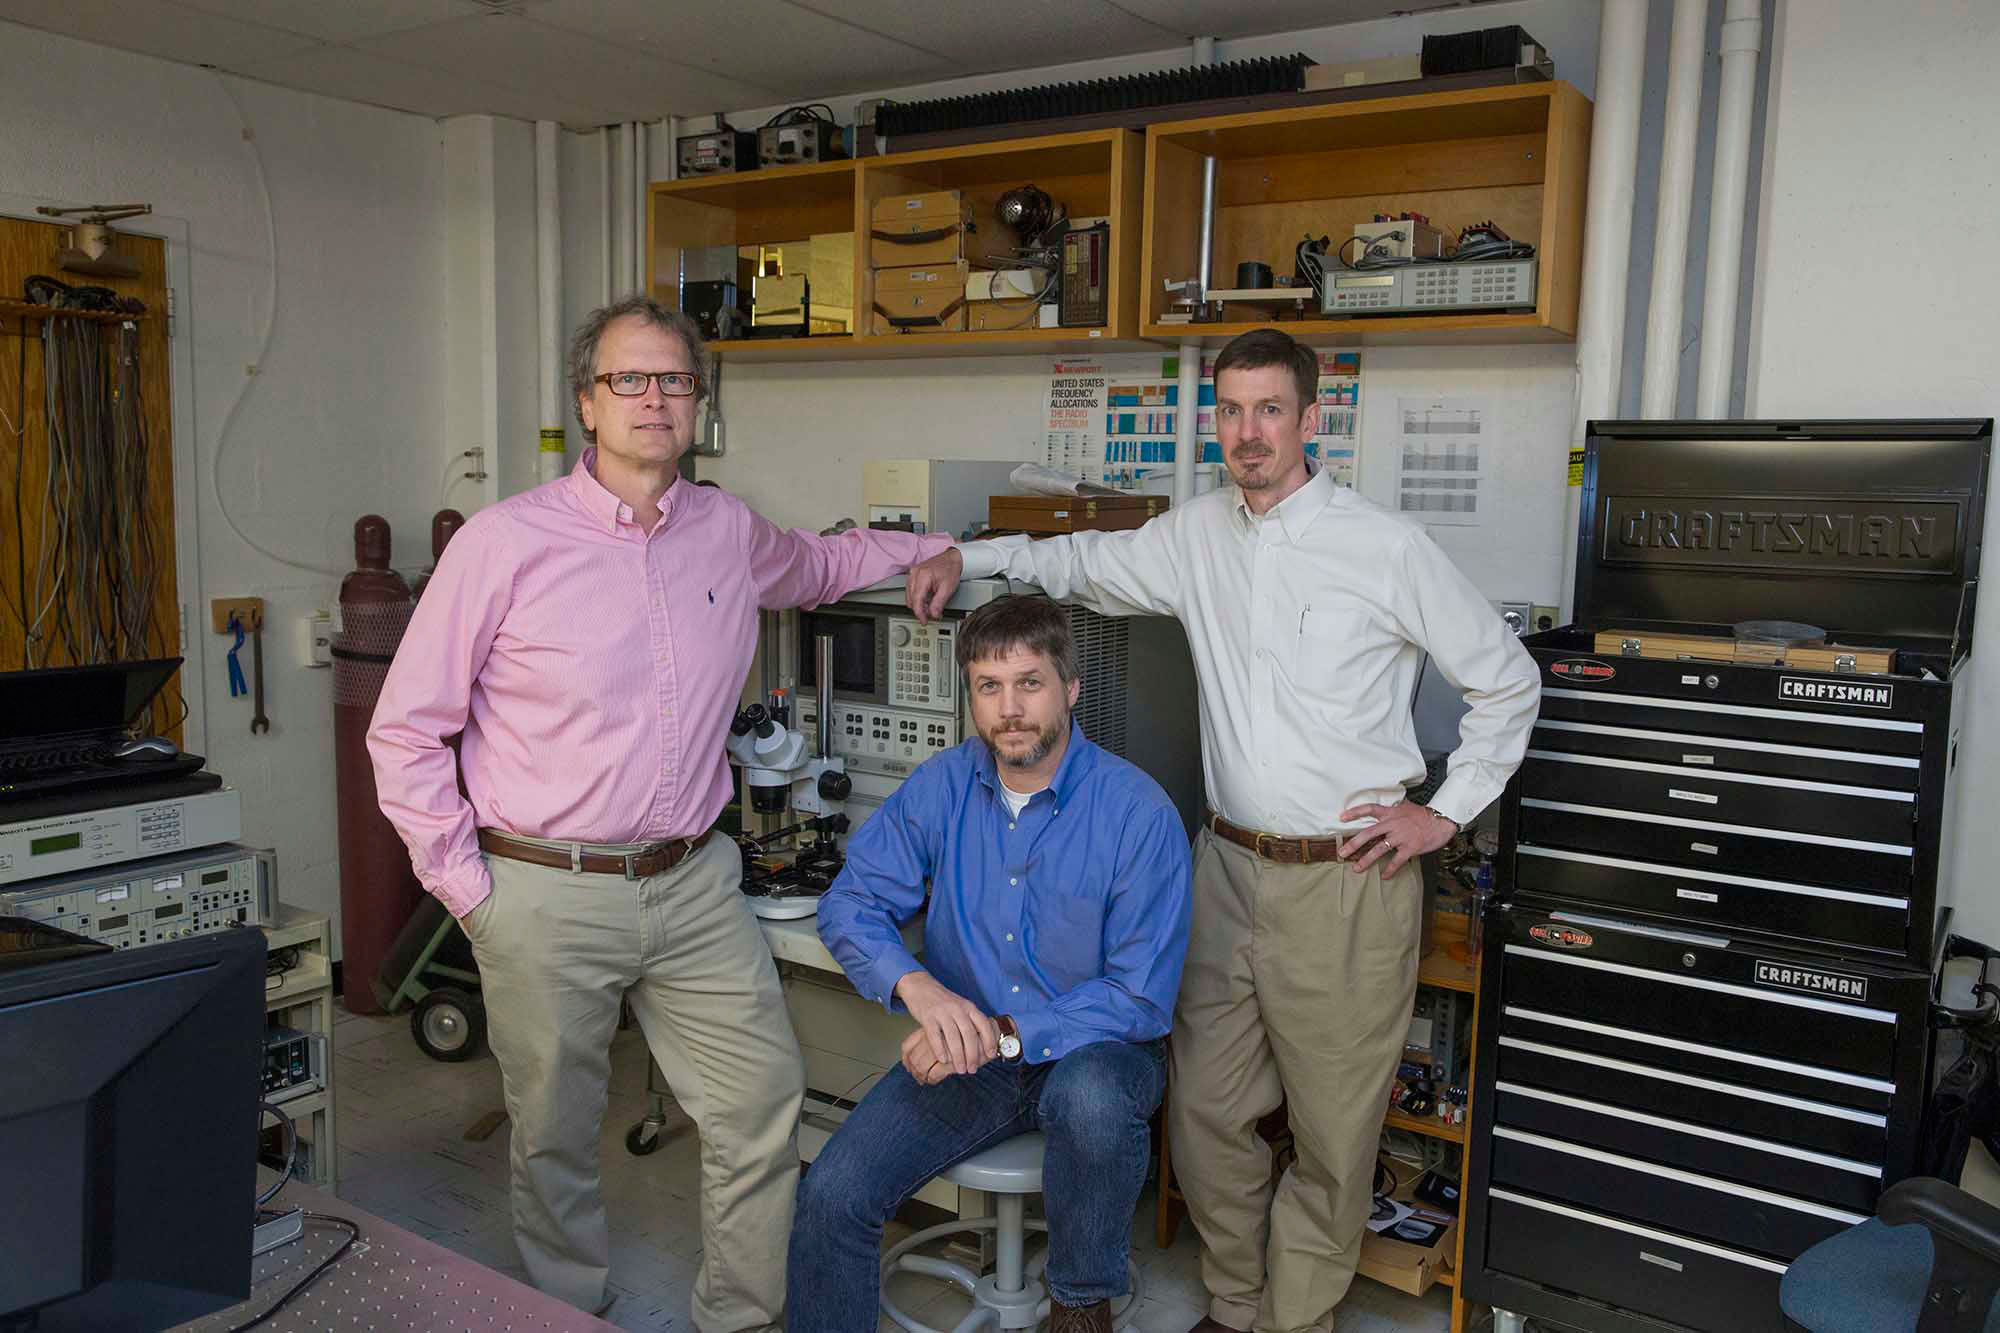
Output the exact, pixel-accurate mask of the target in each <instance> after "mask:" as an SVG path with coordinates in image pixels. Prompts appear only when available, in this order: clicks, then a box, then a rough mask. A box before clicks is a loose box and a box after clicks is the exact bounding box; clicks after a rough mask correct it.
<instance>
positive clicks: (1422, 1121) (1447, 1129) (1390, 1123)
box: [1382, 1111, 1465, 1143]
mask: <svg viewBox="0 0 2000 1333" xmlns="http://www.w3.org/2000/svg"><path fill="white" fill-rule="evenodd" d="M1382 1126H1383V1128H1385V1129H1407V1130H1408V1131H1410V1133H1412V1134H1424V1135H1427V1136H1429V1137H1431V1138H1434V1139H1444V1140H1445V1141H1446V1142H1448V1143H1464V1142H1465V1126H1464V1125H1450V1124H1446V1123H1445V1122H1444V1121H1442V1120H1439V1119H1437V1118H1436V1117H1435V1116H1424V1115H1404V1114H1403V1113H1402V1112H1401V1111H1391V1112H1389V1114H1387V1115H1386V1116H1384V1117H1382Z"/></svg>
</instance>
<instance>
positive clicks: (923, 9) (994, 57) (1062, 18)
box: [807, 0, 1180, 73]
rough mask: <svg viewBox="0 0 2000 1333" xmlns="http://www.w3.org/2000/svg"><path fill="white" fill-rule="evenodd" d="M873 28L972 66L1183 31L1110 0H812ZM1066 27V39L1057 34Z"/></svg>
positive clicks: (1099, 49) (1111, 50) (1164, 41)
mask: <svg viewBox="0 0 2000 1333" xmlns="http://www.w3.org/2000/svg"><path fill="white" fill-rule="evenodd" d="M807 2H808V3H810V4H811V6H812V7H813V8H815V9H823V10H824V11H825V12H827V13H835V12H837V13H838V14H839V15H840V16H841V17H842V18H843V19H846V20H847V21H848V22H850V23H853V24H856V25H858V26H860V27H864V28H868V29H870V30H872V31H874V32H880V33H894V34H896V35H898V36H899V37H902V38H904V39H905V40H908V41H912V42H919V43H922V44H924V45H925V46H928V47H930V48H931V49H933V50H936V51H939V52H942V53H943V54H945V55H948V56H950V57H951V58H952V59H954V60H956V61H957V62H959V64H960V65H961V66H962V67H963V68H964V70H965V71H966V72H970V73H979V72H984V71H988V70H1005V69H1024V68H1032V67H1035V66H1040V65H1048V64H1054V63H1056V62H1058V61H1071V60H1087V59H1091V58H1093V57H1099V56H1113V55H1129V54H1131V53H1132V52H1135V51H1157V50H1159V49H1161V48H1162V47H1168V46H1172V45H1174V44H1175V43H1176V42H1177V41H1179V40H1180V35H1179V34H1178V33H1177V32H1174V31H1173V30H1171V29H1168V28H1162V27H1160V26H1158V25H1157V24H1154V23H1151V22H1148V21H1147V20H1145V19H1143V18H1138V17H1136V16H1134V15H1132V14H1130V13H1128V12H1126V11H1125V10H1124V9H1122V8H1120V7H1119V6H1118V5H1115V4H1112V3H1109V0H1008V3H1006V4H972V3H966V2H965V0H960V2H959V3H956V4H951V5H942V4H937V3H934V2H933V0H807ZM1057 34H1060V39H1058V38H1057V36H1056V35H1057Z"/></svg>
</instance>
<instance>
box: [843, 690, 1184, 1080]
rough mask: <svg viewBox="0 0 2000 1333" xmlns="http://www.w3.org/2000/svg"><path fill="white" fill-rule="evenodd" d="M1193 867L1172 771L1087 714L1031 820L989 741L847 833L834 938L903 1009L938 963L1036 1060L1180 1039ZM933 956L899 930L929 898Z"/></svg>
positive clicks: (949, 982) (870, 988)
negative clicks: (1177, 1019) (1171, 788)
mask: <svg viewBox="0 0 2000 1333" xmlns="http://www.w3.org/2000/svg"><path fill="white" fill-rule="evenodd" d="M1189 873H1190V872H1189V865H1188V841H1187V834H1186V832H1185V831H1184V829H1183V828H1182V826H1181V819H1180V815H1179V814H1178V813H1177V812H1176V811H1175V810H1174V807H1173V804H1172V802H1170V801H1169V800H1168V799H1167V794H1166V793H1165V792H1163V791H1161V790H1160V786H1159V784H1158V783H1156V782H1154V781H1153V780H1152V779H1151V778H1149V777H1147V776H1146V775H1145V774H1144V773H1143V772H1141V771H1140V770H1139V769H1137V768H1135V767H1134V766H1133V765H1131V764H1129V763H1127V762H1126V761H1125V760H1123V759H1120V758H1118V757H1117V756H1116V755H1111V754H1107V753H1105V752H1104V751H1103V750H1102V749H1099V748H1098V747H1097V746H1095V745H1093V744H1091V743H1090V742H1089V741H1087V740H1085V739H1084V738H1083V732H1082V731H1080V730H1079V729H1078V728H1077V727H1076V725H1075V724H1074V723H1072V724H1071V726H1070V733H1069V748H1068V750H1067V752H1065V754H1064V755H1063V761H1062V764H1061V766H1060V767H1058V768H1057V770H1056V775H1055V780H1054V781H1053V782H1052V783H1050V784H1049V786H1048V787H1047V788H1046V789H1045V790H1043V791H1039V792H1037V793H1035V795H1034V797H1033V798H1032V799H1031V800H1030V801H1029V802H1028V804H1027V806H1026V808H1024V809H1023V810H1022V811H1021V814H1020V816H1019V818H1016V817H1015V816H1014V815H1013V813H1012V812H1011V811H1009V810H1008V808H1007V803H1006V800H1005V798H1004V797H1002V795H1001V793H1000V778H999V775H998V774H997V773H996V771H995V769H994V761H993V755H992V752H991V751H990V750H988V749H987V748H986V743H985V742H984V741H981V740H978V739H973V740H970V741H967V742H966V743H965V744H963V745H960V746H958V747H957V748H956V749H953V750H947V751H946V752H945V753H943V754H940V755H937V756H935V757H933V758H932V759H930V760H929V761H927V762H926V763H924V764H923V765H922V766H920V767H919V768H918V769H917V771H916V772H914V773H912V774H911V775H910V776H909V778H908V779H907V780H906V781H905V782H904V783H903V785H902V786H901V787H899V788H897V789H896V791H895V793H894V794H893V795H891V796H890V797H889V799H888V800H887V801H886V802H884V803H883V805H882V808H881V810H879V811H878V812H876V814H875V815H874V816H873V817H872V818H870V819H869V821H868V822H867V823H866V824H863V825H862V826H861V827H860V828H859V829H858V830H856V831H855V833H854V835H853V836H852V837H851V838H849V839H848V843H847V867H846V869H844V870H842V871H841V873H840V876H839V878H837V879H835V880H834V882H833V886H832V887H831V888H829V889H828V890H827V891H826V893H825V894H824V895H822V896H821V898H820V903H819V935H820V939H822V940H823V941H825V943H826V947H827V948H828V949H829V950H830V951H831V952H832V953H833V956H834V958H835V959H837V960H838V961H839V963H840V965H841V967H843V968H845V969H846V971H847V975H848V978H849V979H850V980H851V981H853V983H854V985H855V988H856V989H857V990H859V991H860V992H861V993H862V994H863V995H865V996H867V997H868V998H869V999H871V1000H875V1001H877V1002H878V1003H880V1004H883V1005H885V1006H888V1007H890V1008H894V1007H895V1000H894V992H895V986H896V983H897V982H898V981H900V980H901V979H902V978H903V977H904V976H906V975H908V974H909V973H911V972H916V971H920V970H922V971H928V972H929V973H930V974H931V975H932V976H933V977H935V978H936V979H937V980H938V981H939V982H941V983H942V984H943V985H945V986H947V987H949V988H950V989H951V990H952V991H954V992H956V993H957V994H959V995H962V996H964V997H965V998H966V999H968V1000H971V1001H972V1002H973V1003H974V1004H977V1005H978V1006H979V1007H980V1008H981V1009H983V1010H985V1011H986V1012H987V1013H988V1014H991V1015H994V1016H996V1017H997V1016H999V1015H1002V1014H1004V1015H1006V1016H1008V1017H1010V1018H1012V1019H1013V1020H1014V1024H1015V1026H1016V1027H1017V1028H1019V1030H1020V1033H1021V1047H1022V1058H1023V1059H1026V1060H1029V1061H1037V1062H1039V1061H1045V1060H1060V1059H1061V1058H1062V1057H1063V1056H1065V1055H1067V1054H1068V1053H1069V1052H1071V1051H1073V1050H1076V1049H1077V1048H1078V1047H1082V1046H1088V1045H1090V1044H1091V1043H1093V1042H1099V1041H1148V1040H1151V1039H1153V1038H1155V1037H1161V1036H1164V1035H1166V1031H1167V1028H1168V1027H1169V1025H1170V1024H1171V1022H1172V1019H1173V1012H1174V996H1175V994H1176V993H1177V992H1178V991H1179V989H1180V983H1181V966H1182V964H1184V963H1185V962H1186V961H1187V937H1188V911H1189V887H1188V886H1189ZM927 881H928V882H929V885H930V912H929V915H928V916H927V917H926V918H925V919H924V962H923V963H922V964H919V963H918V962H917V960H916V959H915V958H914V957H912V956H911V954H910V951H909V950H908V949H907V948H905V947H904V945H903V940H902V935H901V933H900V927H901V926H902V925H903V924H904V923H906V922H908V921H909V919H910V918H911V917H913V916H915V915H916V913H917V911H918V909H919V908H921V907H923V905H924V887H925V883H926V882H927Z"/></svg>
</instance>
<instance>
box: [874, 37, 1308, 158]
mask: <svg viewBox="0 0 2000 1333" xmlns="http://www.w3.org/2000/svg"><path fill="white" fill-rule="evenodd" d="M1314 63H1315V62H1314V61H1313V60H1311V59H1309V58H1308V57H1307V56H1305V55H1304V54H1294V55H1289V56H1272V57H1268V58H1266V59H1262V60H1232V61H1230V62H1229V63H1228V64H1225V65H1191V66H1189V67H1187V68H1186V69H1168V70H1160V71H1158V72H1156V73H1152V74H1127V75H1123V76H1121V77H1119V78H1114V79H1088V80H1084V81H1082V82H1078V83H1048V84H1041V85H1039V86H1037V87H1033V88H1011V89H1008V90H1006V91H1004V92H993V93H977V94H975V95H973V96H971V97H941V98H937V99H935V100H932V101H929V102H901V103H896V104H893V105H884V106H882V107H880V108H878V109H877V110H876V112H875V129H876V132H877V133H879V134H884V135H887V136H888V137H890V138H892V139H893V138H895V137H896V136H897V135H908V134H934V133H937V132H939V131H943V130H971V129H981V128H984V127H986V126H989V125H1013V124H1019V123H1021V122H1023V121H1034V120H1059V119H1061V118H1062V117H1064V116H1089V115H1099V114H1103V113H1106V112H1118V111H1138V110H1144V109H1145V108H1147V107H1156V106H1174V105H1177V104H1179V103H1182V102H1207V101H1213V100H1216V99H1219V98H1229V97H1255V96H1258V95H1260V94H1263V93H1296V92H1302V91H1304V89H1305V80H1306V69H1307V67H1308V66H1311V65H1312V64H1314Z"/></svg>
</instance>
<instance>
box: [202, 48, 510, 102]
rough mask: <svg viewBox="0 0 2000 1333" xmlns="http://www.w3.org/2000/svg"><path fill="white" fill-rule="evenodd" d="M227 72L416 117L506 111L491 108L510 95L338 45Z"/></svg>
mask: <svg viewBox="0 0 2000 1333" xmlns="http://www.w3.org/2000/svg"><path fill="white" fill-rule="evenodd" d="M230 72H231V73H234V74H241V75H243V76H244V77H246V78H252V79H261V80H263V81H264V82H266V83H275V84H279V85H281V86H283V87H286V88H298V89H302V90H304V91H306V92H314V93H324V94H326V95H327V96H329V97H344V98H346V99H348V100H349V101H353V102H369V103H372V104H374V105H376V106H386V107H394V108H395V109H396V110H398V111H412V112H415V113H416V114H418V115H420V116H462V115H474V114H485V115H501V114H506V113H504V112H501V111H499V110H498V109H497V108H498V104H499V103H500V102H502V101H506V100H509V99H512V98H514V97H515V96H516V94H514V93H512V92H511V91H509V90H507V89H504V88H495V87H492V86H491V85H488V84H484V83H482V82H480V81H479V80H477V79H471V78H467V77H465V76H464V75H462V74H447V73H441V72H440V71H438V70H434V69H423V68H420V67H419V66H416V65H405V64H403V63H401V62H400V61H395V60H385V59H384V58H382V57H381V56H377V55H373V54H370V53H369V52H366V51H356V50H353V49H352V48H349V47H340V46H322V47H318V48H316V49H314V50H312V51H307V52H304V53H302V54H300V55H294V56H285V57H282V58H280V59H277V60H264V61H257V62H253V63H250V64H246V65H240V66H236V67H234V68H233V69H232V70H231V71H230ZM544 114H548V113H546V112H544Z"/></svg>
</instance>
